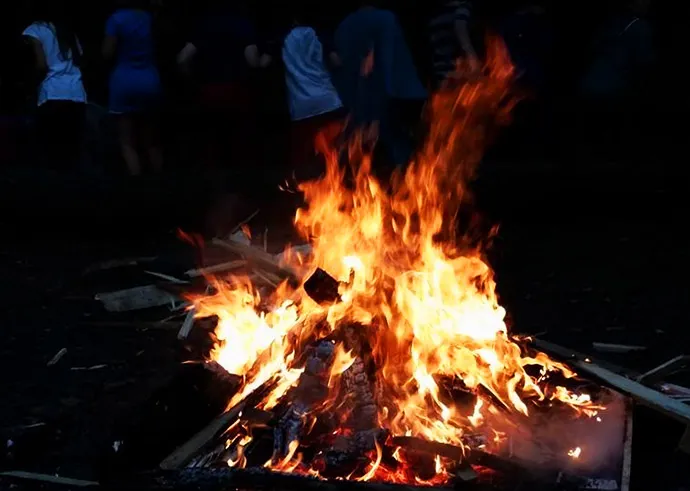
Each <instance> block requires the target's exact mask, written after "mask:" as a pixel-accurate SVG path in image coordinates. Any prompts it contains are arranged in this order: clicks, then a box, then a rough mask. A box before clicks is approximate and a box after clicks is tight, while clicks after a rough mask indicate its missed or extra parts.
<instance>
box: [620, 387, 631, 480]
mask: <svg viewBox="0 0 690 491" xmlns="http://www.w3.org/2000/svg"><path fill="white" fill-rule="evenodd" d="M626 410H627V411H626V413H627V414H626V416H625V440H624V442H623V470H622V471H621V487H620V491H630V476H631V467H632V448H633V445H632V444H633V403H632V402H631V401H630V400H627V401H626Z"/></svg>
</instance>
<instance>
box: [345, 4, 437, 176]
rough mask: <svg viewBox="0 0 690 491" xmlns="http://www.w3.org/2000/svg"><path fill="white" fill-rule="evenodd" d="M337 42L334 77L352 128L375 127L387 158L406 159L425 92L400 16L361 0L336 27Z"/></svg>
mask: <svg viewBox="0 0 690 491" xmlns="http://www.w3.org/2000/svg"><path fill="white" fill-rule="evenodd" d="M334 41H335V48H336V51H337V53H338V56H339V58H340V62H341V63H340V67H339V68H338V69H337V70H336V71H335V72H334V80H335V82H336V88H337V89H338V93H339V94H340V96H341V98H342V100H343V103H344V105H345V107H346V108H347V110H348V112H349V113H350V119H351V123H352V125H351V128H352V127H354V128H361V127H367V126H369V127H371V126H375V127H377V128H378V142H379V143H380V144H381V146H380V147H378V145H377V149H378V148H381V149H382V150H383V151H384V153H383V156H384V159H385V160H386V163H389V164H392V165H393V166H400V165H404V164H406V163H407V162H409V160H410V158H411V156H412V153H413V151H414V138H413V136H412V133H413V129H414V127H415V125H416V124H417V123H418V122H419V120H420V115H421V111H422V107H423V105H424V103H425V101H426V96H427V93H426V89H425V88H424V87H423V85H422V83H421V81H420V80H419V76H418V74H417V68H416V67H415V65H414V62H413V60H412V55H411V53H410V50H409V48H408V46H407V43H406V41H405V37H404V35H403V31H402V28H401V26H400V23H399V22H398V19H397V17H396V16H395V14H394V13H393V12H391V11H389V10H385V9H382V8H378V7H377V6H376V2H374V1H367V0H362V1H359V2H358V8H357V9H356V10H355V11H354V12H352V13H351V14H350V15H348V16H347V17H345V19H343V21H342V22H341V23H340V24H339V25H338V27H337V28H336V30H335V36H334ZM380 156H381V153H380V152H379V158H380Z"/></svg>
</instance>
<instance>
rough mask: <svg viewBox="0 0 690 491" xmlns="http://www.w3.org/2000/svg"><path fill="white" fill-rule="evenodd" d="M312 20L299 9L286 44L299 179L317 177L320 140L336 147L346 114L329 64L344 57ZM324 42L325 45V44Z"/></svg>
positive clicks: (284, 52) (293, 149)
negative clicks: (319, 33) (319, 137)
mask: <svg viewBox="0 0 690 491" xmlns="http://www.w3.org/2000/svg"><path fill="white" fill-rule="evenodd" d="M313 24H314V23H312V22H309V19H308V6H306V5H302V6H301V7H298V8H297V9H296V11H295V12H294V15H293V25H292V26H291V28H290V29H289V30H288V33H287V35H286V36H285V39H284V41H283V45H282V60H283V64H284V66H285V83H286V87H287V100H288V108H289V111H290V119H291V121H292V123H291V130H290V133H291V137H290V146H291V159H290V160H291V163H292V170H293V171H295V172H296V174H297V177H298V178H299V179H304V178H313V177H316V176H317V175H318V174H319V172H320V168H319V167H318V165H317V163H316V159H315V155H316V153H317V148H316V138H317V136H319V135H321V137H324V138H325V141H324V142H323V143H325V144H326V145H329V146H332V145H333V144H334V142H335V140H336V138H337V136H338V135H339V134H340V131H341V129H342V126H343V118H344V116H345V111H344V109H343V103H342V102H341V100H340V96H339V95H338V92H337V91H336V89H335V86H334V85H333V82H332V81H331V75H330V73H329V69H328V65H329V64H331V65H332V66H334V67H338V66H339V65H340V58H339V56H338V55H337V53H335V51H334V50H333V47H332V44H330V43H329V40H328V39H327V38H326V36H323V35H322V36H321V37H320V36H319V35H318V34H317V31H316V29H315V28H314V27H313ZM322 41H323V42H322Z"/></svg>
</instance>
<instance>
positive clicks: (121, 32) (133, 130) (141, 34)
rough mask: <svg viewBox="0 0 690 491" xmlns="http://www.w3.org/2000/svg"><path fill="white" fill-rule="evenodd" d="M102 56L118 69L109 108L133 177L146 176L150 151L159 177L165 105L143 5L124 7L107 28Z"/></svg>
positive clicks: (150, 20)
mask: <svg viewBox="0 0 690 491" xmlns="http://www.w3.org/2000/svg"><path fill="white" fill-rule="evenodd" d="M103 55H104V57H105V58H106V59H107V60H109V61H111V62H112V63H113V67H112V71H111V73H110V82H109V91H110V95H109V108H110V112H111V114H113V115H115V116H116V117H117V120H118V130H119V137H120V148H121V151H122V157H123V159H124V161H125V164H126V165H127V170H128V172H129V174H130V175H131V176H138V175H140V174H141V172H142V163H141V162H142V159H141V154H140V150H145V153H146V155H147V156H148V160H149V164H150V165H151V168H152V170H153V171H154V172H158V171H160V170H161V168H162V166H163V155H162V152H161V149H160V146H159V144H158V135H157V131H156V122H155V117H156V113H157V109H158V106H159V103H160V100H161V81H160V74H159V72H158V68H157V67H156V57H155V43H154V37H153V15H152V14H151V12H149V11H148V10H147V9H146V4H145V2H144V1H137V0H130V1H120V2H119V7H118V9H117V10H116V11H115V12H114V13H113V14H112V15H111V16H110V18H109V19H108V21H107V22H106V26H105V40H104V42H103Z"/></svg>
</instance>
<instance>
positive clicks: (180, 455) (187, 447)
mask: <svg viewBox="0 0 690 491" xmlns="http://www.w3.org/2000/svg"><path fill="white" fill-rule="evenodd" d="M275 384H276V380H275V379H271V380H269V381H268V382H266V383H264V384H263V385H261V386H259V387H258V388H257V389H256V390H254V392H252V393H250V394H248V395H247V396H246V397H245V398H244V399H242V400H241V401H240V402H238V403H237V404H236V405H235V406H233V407H232V408H230V409H229V410H227V411H225V412H224V413H223V414H221V415H220V416H218V417H217V418H216V419H214V420H213V421H211V423H209V425H208V426H206V427H205V428H203V429H202V430H201V431H199V432H198V433H197V434H196V435H194V436H193V437H192V438H191V439H190V440H188V441H187V442H186V443H185V444H184V445H182V446H181V447H179V448H177V449H176V450H175V451H174V452H173V453H171V454H170V455H168V456H167V457H166V458H165V460H163V461H162V462H161V463H160V465H159V467H160V468H161V469H163V470H172V469H178V468H180V467H182V466H184V465H185V464H187V463H188V462H189V461H190V460H192V459H193V458H194V457H195V456H196V455H197V454H199V453H200V452H201V451H202V450H203V449H204V448H205V447H206V446H208V445H209V444H210V443H211V442H213V441H214V439H215V438H216V437H217V436H218V435H219V434H220V433H222V432H223V431H225V430H226V429H227V427H228V426H229V425H230V424H232V423H233V422H234V421H235V420H236V419H237V418H238V417H239V415H240V413H241V412H242V410H243V409H244V408H245V407H247V406H253V405H255V404H256V403H257V402H259V401H260V400H261V398H263V396H264V394H265V393H266V392H267V391H269V390H270V389H271V388H272V387H274V386H275Z"/></svg>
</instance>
